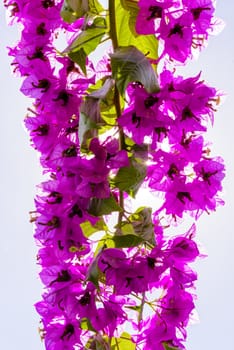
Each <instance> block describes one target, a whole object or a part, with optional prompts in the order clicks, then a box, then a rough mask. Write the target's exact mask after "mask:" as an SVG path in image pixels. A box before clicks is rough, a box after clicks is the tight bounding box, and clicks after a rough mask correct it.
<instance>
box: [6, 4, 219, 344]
mask: <svg viewBox="0 0 234 350" xmlns="http://www.w3.org/2000/svg"><path fill="white" fill-rule="evenodd" d="M63 3H64V1H62V0H34V1H26V0H17V1H13V0H6V1H5V6H6V7H7V8H8V11H9V12H10V13H11V16H12V17H11V18H12V22H19V23H20V25H21V39H20V41H19V42H18V43H17V45H16V46H15V47H13V48H11V49H10V52H9V54H10V55H11V56H13V57H14V59H13V63H12V65H13V67H14V72H15V73H17V74H18V75H20V76H21V77H22V78H23V83H22V86H21V91H22V93H24V94H25V95H26V96H28V97H30V98H33V101H34V102H33V108H31V109H30V115H28V116H27V117H26V119H25V125H26V127H27V129H28V131H29V134H30V138H31V142H32V145H33V147H34V148H35V149H36V150H37V151H38V152H39V153H40V162H41V165H42V167H43V173H44V174H45V176H46V180H45V181H44V182H43V183H42V184H41V185H40V186H39V193H38V195H37V197H36V199H35V209H36V210H35V212H33V213H32V214H33V216H32V221H33V222H34V223H35V235H34V237H35V240H36V242H37V244H38V246H39V251H38V263H39V264H40V265H41V271H40V278H41V280H42V282H43V284H44V285H45V289H44V293H43V295H42V300H41V301H40V302H38V303H37V304H36V309H37V312H38V313H39V314H40V316H41V321H42V338H43V339H44V341H45V347H46V349H47V350H65V349H67V350H72V349H74V350H77V349H101V350H110V349H116V350H117V349H120V350H121V349H127V348H128V349H139V350H140V349H144V350H151V349H152V350H170V349H171V350H175V349H178V350H179V349H185V345H184V341H185V340H186V326H187V325H188V322H189V320H190V317H191V315H192V312H193V310H194V308H195V305H194V298H195V294H194V293H195V287H194V282H195V281H196V279H197V275H196V273H195V272H194V271H193V270H192V268H191V267H190V266H189V264H190V263H191V262H193V261H195V259H196V258H197V257H199V256H200V252H199V249H198V246H197V244H196V242H195V241H194V237H195V231H196V228H195V224H192V226H191V227H190V228H189V229H187V231H186V232H185V233H184V234H181V235H178V236H169V235H168V234H167V229H168V227H169V226H171V227H172V228H173V227H174V226H175V225H177V219H178V218H183V217H184V214H186V213H189V214H191V215H192V217H194V218H195V219H197V218H198V217H199V216H200V215H201V214H202V213H203V212H209V211H213V210H215V208H216V206H217V204H222V200H221V199H220V198H219V192H220V191H221V190H222V186H221V181H222V179H223V177H224V165H223V162H222V159H221V158H220V157H211V156H210V149H209V145H208V143H207V142H206V141H205V139H204V133H205V132H206V130H207V128H208V126H209V123H210V124H212V123H213V119H214V115H213V114H214V111H215V107H216V105H217V104H218V102H219V98H220V96H219V94H218V92H217V91H216V89H214V88H212V87H209V86H208V85H206V84H205V83H204V81H202V80H201V78H200V74H199V75H197V76H195V77H192V78H183V77H181V76H176V75H175V73H174V71H173V73H172V72H171V70H169V68H168V67H166V66H164V68H163V70H162V72H161V73H160V74H159V77H158V78H159V91H158V92H155V93H149V92H147V90H146V89H145V87H144V86H143V85H142V83H140V82H138V81H135V82H133V83H131V84H129V85H128V87H127V89H126V98H125V99H124V106H123V107H122V111H121V114H120V115H119V116H116V115H115V116H114V117H113V116H112V117H111V118H110V120H111V123H112V124H111V127H112V129H111V128H110V127H109V125H108V128H107V129H108V132H107V134H105V133H104V134H103V133H102V132H100V133H99V130H100V128H101V127H100V124H101V123H99V124H98V123H96V124H95V123H94V121H93V120H92V122H93V123H94V126H92V127H91V128H90V129H89V130H88V131H90V130H91V131H92V132H91V133H90V134H91V136H90V139H89V142H87V148H86V149H85V150H84V149H83V148H82V145H81V140H80V137H79V130H80V129H81V127H82V126H81V124H82V118H81V115H82V113H83V111H84V110H85V112H86V116H87V115H88V114H89V113H90V115H93V109H94V108H96V105H97V104H98V103H101V102H100V101H98V102H97V103H96V104H93V105H92V104H91V108H90V111H88V112H87V110H88V107H87V104H86V107H84V103H85V102H84V101H86V102H87V96H88V95H89V93H90V91H91V90H90V87H91V88H92V87H94V86H95V84H96V83H97V82H98V81H97V80H98V79H97V76H98V77H99V78H100V77H101V78H102V79H104V80H106V81H107V80H108V79H110V75H111V68H110V61H109V60H106V61H105V60H104V61H103V62H104V63H105V65H106V67H107V68H106V69H104V71H105V72H104V73H101V72H97V69H96V70H95V68H94V66H93V64H92V62H91V61H90V60H89V59H88V58H86V70H87V75H84V73H83V72H82V71H81V69H80V67H79V66H78V65H77V63H75V62H73V61H72V60H71V59H70V58H69V57H68V56H66V55H60V54H59V53H58V51H57V50H56V40H57V37H58V36H59V34H60V33H64V32H65V33H66V35H67V37H68V38H69V37H72V35H73V34H74V33H79V32H82V31H83V30H84V29H83V28H84V27H83V25H84V22H85V21H84V18H83V17H81V18H78V19H77V20H76V21H73V22H72V23H66V22H64V20H63V19H62V18H61V16H60V11H61V8H62V6H63ZM95 3H96V2H95ZM137 5H138V6H139V12H138V16H137V19H136V31H137V32H138V33H139V34H142V35H146V34H153V35H155V36H156V37H157V38H158V40H159V41H160V42H161V43H162V44H163V46H164V48H163V55H162V57H164V56H165V55H167V56H168V57H170V58H171V59H173V60H175V61H180V62H182V63H183V62H185V61H186V60H187V58H190V57H191V55H192V47H194V46H196V47H198V46H199V48H200V46H201V45H202V43H203V41H204V40H207V37H208V34H209V32H210V31H211V30H212V27H213V25H214V17H213V16H214V1H211V0H209V1H203V0H193V1H187V0H182V1H179V0H170V1H166V0H165V1H163V0H162V1H156V0H140V1H139V2H138V3H137ZM69 40H70V39H69ZM112 92H113V91H112ZM115 93H116V90H115ZM90 96H94V95H92V93H91V95H90ZM105 97H106V96H105ZM89 98H90V97H89ZM99 100H101V98H100V99H99ZM114 101H115V103H117V102H116V100H114ZM85 108H86V109H85ZM91 109H92V110H91ZM97 110H98V109H97ZM97 113H98V112H97ZM88 117H89V115H88ZM98 118H99V117H97V119H98ZM113 119H114V123H113ZM104 121H105V119H104V118H103V119H102V123H104ZM107 124H108V123H107ZM110 129H111V130H112V131H113V133H112V135H111V136H110V135H109V131H110ZM93 130H94V131H93ZM119 130H120V131H119ZM116 134H118V135H119V138H122V141H121V142H119V140H118V139H117V137H116ZM120 134H121V136H120ZM142 172H143V175H142ZM138 176H139V177H140V180H139V181H138V179H137V177H138ZM131 177H136V181H135V182H134V181H132V179H131ZM129 179H130V180H129ZM129 181H130V182H129ZM142 183H144V184H145V185H148V187H149V189H150V191H151V192H153V193H155V194H156V195H158V194H159V195H160V200H161V202H162V203H161V205H160V206H159V207H157V208H153V214H152V209H151V208H149V207H141V208H139V209H138V210H137V211H135V212H129V211H127V210H126V209H125V207H124V206H123V203H122V202H123V201H126V202H127V203H128V201H129V200H130V197H131V196H132V197H134V196H135V194H136V192H137V190H138V188H139V187H140V185H141V184H142ZM128 185H129V187H131V186H132V188H131V191H130V189H128ZM112 212H117V213H119V214H118V215H119V220H118V224H117V225H116V226H115V228H114V233H113V232H112V229H110V228H109V227H108V223H109V222H110V216H111V215H110V214H112ZM96 234H97V236H96ZM100 235H101V238H100Z"/></svg>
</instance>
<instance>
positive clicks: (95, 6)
mask: <svg viewBox="0 0 234 350" xmlns="http://www.w3.org/2000/svg"><path fill="white" fill-rule="evenodd" d="M88 3H89V12H91V13H94V14H96V15H99V14H100V13H101V12H103V11H104V8H103V7H102V5H101V4H100V2H99V1H97V0H88Z"/></svg>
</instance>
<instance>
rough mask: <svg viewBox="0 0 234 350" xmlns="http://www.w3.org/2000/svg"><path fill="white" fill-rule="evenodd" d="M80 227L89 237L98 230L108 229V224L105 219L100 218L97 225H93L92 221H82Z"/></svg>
mask: <svg viewBox="0 0 234 350" xmlns="http://www.w3.org/2000/svg"><path fill="white" fill-rule="evenodd" d="M80 227H81V230H82V232H83V235H84V236H85V237H87V238H88V237H90V236H91V235H92V234H94V233H96V232H99V231H105V230H106V224H105V222H104V220H103V219H100V220H98V222H96V224H95V225H92V224H91V222H90V221H85V222H82V223H81V224H80Z"/></svg>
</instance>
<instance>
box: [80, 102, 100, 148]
mask: <svg viewBox="0 0 234 350" xmlns="http://www.w3.org/2000/svg"><path fill="white" fill-rule="evenodd" d="M86 102H87V101H85V102H84V103H86ZM86 107H87V104H86ZM93 112H95V110H93ZM96 135H97V124H96V123H95V122H94V120H92V118H91V117H90V116H89V115H87V114H86V113H83V112H82V106H81V111H80V119H79V129H78V137H79V142H80V147H81V148H82V149H84V150H87V149H88V141H89V140H90V139H91V138H93V137H95V136H96Z"/></svg>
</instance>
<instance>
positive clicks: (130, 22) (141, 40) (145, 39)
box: [115, 0, 158, 60]
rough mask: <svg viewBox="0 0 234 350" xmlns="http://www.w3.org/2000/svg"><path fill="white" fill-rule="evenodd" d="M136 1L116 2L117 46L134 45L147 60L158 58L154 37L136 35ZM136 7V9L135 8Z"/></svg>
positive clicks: (156, 42) (156, 41) (124, 0)
mask: <svg viewBox="0 0 234 350" xmlns="http://www.w3.org/2000/svg"><path fill="white" fill-rule="evenodd" d="M136 2H138V1H136V0H121V1H116V9H115V11H116V27H117V28H116V29H117V38H118V44H119V46H129V45H134V46H135V47H136V48H138V49H139V50H140V51H141V52H143V54H144V55H147V57H148V58H149V59H152V60H156V59H157V58H158V40H157V39H156V37H155V35H138V34H137V33H136V31H135V22H136V17H137V14H138V11H137V7H138V6H137V5H136ZM136 6H137V7H136Z"/></svg>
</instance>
